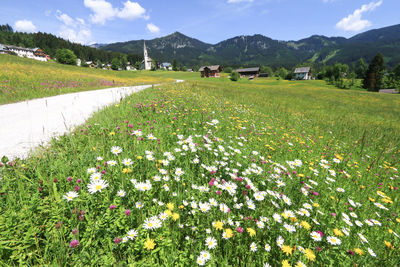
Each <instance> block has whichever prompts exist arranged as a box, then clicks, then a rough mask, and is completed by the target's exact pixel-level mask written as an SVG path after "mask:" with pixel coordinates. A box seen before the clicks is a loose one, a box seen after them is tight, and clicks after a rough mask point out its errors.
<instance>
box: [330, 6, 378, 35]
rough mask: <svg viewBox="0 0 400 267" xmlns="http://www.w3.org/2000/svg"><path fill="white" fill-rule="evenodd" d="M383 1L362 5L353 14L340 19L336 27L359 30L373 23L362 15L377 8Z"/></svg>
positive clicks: (353, 30) (345, 29)
mask: <svg viewBox="0 0 400 267" xmlns="http://www.w3.org/2000/svg"><path fill="white" fill-rule="evenodd" d="M382 3H383V0H380V1H378V2H371V3H369V4H366V5H362V6H361V8H359V9H356V10H355V11H354V12H353V14H350V15H348V16H347V17H345V18H343V19H342V20H341V21H339V22H338V23H337V24H336V28H337V29H339V30H344V31H352V32H358V31H361V30H363V29H365V28H367V27H369V26H371V25H372V23H371V22H370V21H369V20H363V19H362V15H363V13H365V12H371V11H373V10H375V9H376V8H377V7H379V6H380V5H382Z"/></svg>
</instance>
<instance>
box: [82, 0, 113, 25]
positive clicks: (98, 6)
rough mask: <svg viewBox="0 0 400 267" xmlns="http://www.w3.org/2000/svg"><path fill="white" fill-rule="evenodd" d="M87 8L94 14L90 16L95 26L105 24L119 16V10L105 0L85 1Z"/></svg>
mask: <svg viewBox="0 0 400 267" xmlns="http://www.w3.org/2000/svg"><path fill="white" fill-rule="evenodd" d="M83 4H84V5H85V7H87V8H89V9H91V10H92V11H93V13H94V14H91V15H90V20H91V21H92V22H93V23H95V24H103V25H104V23H105V22H106V21H107V20H110V19H112V18H114V17H115V15H116V14H117V12H118V11H117V9H115V8H113V7H112V5H111V4H110V3H109V2H107V1H105V0H85V1H84V2H83Z"/></svg>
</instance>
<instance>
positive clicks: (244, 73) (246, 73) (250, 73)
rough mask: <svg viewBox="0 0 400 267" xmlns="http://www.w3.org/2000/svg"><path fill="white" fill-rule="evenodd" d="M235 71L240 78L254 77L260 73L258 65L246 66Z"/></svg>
mask: <svg viewBox="0 0 400 267" xmlns="http://www.w3.org/2000/svg"><path fill="white" fill-rule="evenodd" d="M236 72H238V73H239V75H240V78H246V77H248V78H250V77H252V78H255V77H258V75H260V67H255V68H246V69H237V70H236Z"/></svg>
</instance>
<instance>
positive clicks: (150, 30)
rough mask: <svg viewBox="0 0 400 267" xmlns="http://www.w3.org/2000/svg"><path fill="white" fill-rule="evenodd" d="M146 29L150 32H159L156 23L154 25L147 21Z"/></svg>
mask: <svg viewBox="0 0 400 267" xmlns="http://www.w3.org/2000/svg"><path fill="white" fill-rule="evenodd" d="M147 29H148V30H149V32H151V33H159V32H160V28H158V27H157V26H156V25H154V24H153V23H148V24H147Z"/></svg>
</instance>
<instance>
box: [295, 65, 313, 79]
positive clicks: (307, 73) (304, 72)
mask: <svg viewBox="0 0 400 267" xmlns="http://www.w3.org/2000/svg"><path fill="white" fill-rule="evenodd" d="M294 74H295V75H296V77H295V79H296V80H311V68H310V67H301V68H296V69H295V70H294Z"/></svg>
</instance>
